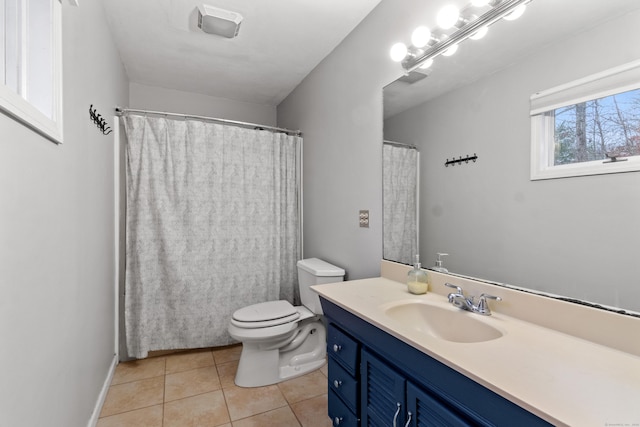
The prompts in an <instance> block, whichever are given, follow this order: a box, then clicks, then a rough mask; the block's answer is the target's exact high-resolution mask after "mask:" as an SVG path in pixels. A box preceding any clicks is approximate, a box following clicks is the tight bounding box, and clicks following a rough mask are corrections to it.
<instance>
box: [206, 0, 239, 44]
mask: <svg viewBox="0 0 640 427" xmlns="http://www.w3.org/2000/svg"><path fill="white" fill-rule="evenodd" d="M241 23H242V15H240V14H239V13H236V12H231V11H228V10H224V9H220V8H217V7H213V6H210V5H208V4H202V5H199V6H198V28H200V29H201V30H202V31H204V32H205V33H208V34H215V35H217V36H222V37H227V38H229V39H232V38H234V37H235V36H237V35H238V31H240V24H241Z"/></svg>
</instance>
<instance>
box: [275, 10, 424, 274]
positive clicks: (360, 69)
mask: <svg viewBox="0 0 640 427" xmlns="http://www.w3.org/2000/svg"><path fill="white" fill-rule="evenodd" d="M419 3H420V2H418V1H410V0H394V1H390V0H382V2H380V4H379V5H378V6H377V7H376V8H375V9H374V10H373V11H372V12H371V13H370V14H369V15H368V16H367V17H366V18H365V20H364V21H363V22H362V23H361V24H360V25H359V26H358V27H357V28H356V29H355V30H354V31H353V32H352V33H351V34H350V35H349V36H348V37H347V38H346V39H345V40H344V41H343V42H342V43H341V44H340V45H339V46H338V47H337V48H336V49H335V50H334V51H333V52H332V53H331V54H330V55H329V56H328V57H327V58H325V59H324V60H323V61H322V62H321V63H320V64H319V65H318V67H316V69H314V70H313V71H312V72H311V73H310V74H309V75H308V76H307V77H306V78H305V79H304V80H303V82H302V83H301V84H300V85H299V86H298V87H297V88H296V89H295V90H294V91H293V92H292V93H291V94H290V95H289V96H288V97H287V98H286V99H285V100H284V101H283V102H282V103H281V104H280V105H279V106H278V124H279V126H283V127H288V128H295V129H301V130H302V131H303V134H304V233H305V236H304V256H305V257H319V258H323V259H326V260H327V261H330V262H332V263H334V264H337V265H339V266H340V267H343V268H345V269H346V271H347V275H348V278H349V279H359V278H363V277H372V276H378V275H379V274H380V260H381V258H382V88H383V87H384V86H385V85H386V84H388V83H390V82H392V81H393V80H395V79H396V78H398V77H399V76H400V75H401V74H402V72H401V69H400V66H399V65H398V64H395V63H393V62H391V61H390V60H389V55H388V52H389V47H390V46H391V45H392V44H393V42H395V41H396V40H403V39H405V38H406V37H407V33H408V32H410V31H411V30H410V29H411V28H414V27H415V26H416V25H415V24H417V22H418V21H417V20H416V17H415V13H413V11H411V9H412V8H413V7H416V6H417V5H419ZM412 21H413V22H412ZM360 209H369V211H370V223H371V224H370V228H359V222H358V211H359V210H360Z"/></svg>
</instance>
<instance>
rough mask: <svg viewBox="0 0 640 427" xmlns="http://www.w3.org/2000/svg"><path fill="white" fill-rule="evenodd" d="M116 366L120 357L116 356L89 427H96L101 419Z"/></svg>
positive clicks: (88, 424)
mask: <svg viewBox="0 0 640 427" xmlns="http://www.w3.org/2000/svg"><path fill="white" fill-rule="evenodd" d="M116 366H118V355H117V354H114V355H113V360H112V361H111V366H110V367H109V372H107V378H105V380H104V384H102V389H101V390H100V394H99V395H98V400H97V401H96V406H95V407H94V408H93V413H92V414H91V418H89V422H88V423H87V427H96V425H97V424H98V418H100V412H101V411H102V405H104V400H105V399H106V398H107V393H108V392H109V386H110V385H111V380H112V379H113V374H114V373H115V372H116Z"/></svg>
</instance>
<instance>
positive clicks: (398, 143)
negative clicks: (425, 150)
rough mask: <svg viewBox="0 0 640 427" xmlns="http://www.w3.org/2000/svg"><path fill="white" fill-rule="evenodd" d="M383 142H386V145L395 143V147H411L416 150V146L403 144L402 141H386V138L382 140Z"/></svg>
mask: <svg viewBox="0 0 640 427" xmlns="http://www.w3.org/2000/svg"><path fill="white" fill-rule="evenodd" d="M382 143H383V144H387V145H395V146H396V147H402V148H412V149H414V150H416V151H417V150H418V147H417V146H415V145H413V144H403V143H402V142H395V141H387V140H386V139H385V140H384V141H382Z"/></svg>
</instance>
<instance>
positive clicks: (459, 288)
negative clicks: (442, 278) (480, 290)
mask: <svg viewBox="0 0 640 427" xmlns="http://www.w3.org/2000/svg"><path fill="white" fill-rule="evenodd" d="M444 285H445V286H448V287H450V288H453V289H455V290H457V291H458V294H460V295H463V294H464V293H463V292H462V288H461V287H460V286H456V285H452V284H451V283H445V284H444Z"/></svg>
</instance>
